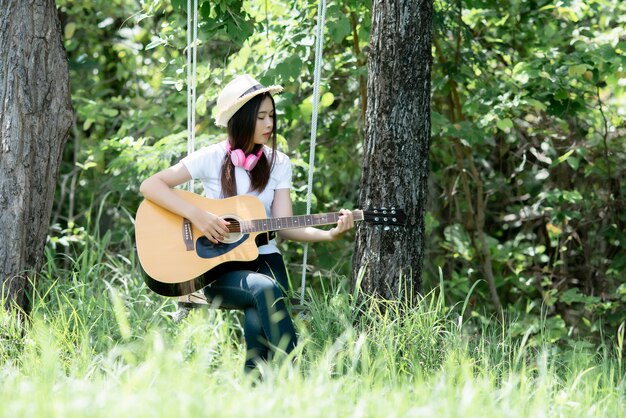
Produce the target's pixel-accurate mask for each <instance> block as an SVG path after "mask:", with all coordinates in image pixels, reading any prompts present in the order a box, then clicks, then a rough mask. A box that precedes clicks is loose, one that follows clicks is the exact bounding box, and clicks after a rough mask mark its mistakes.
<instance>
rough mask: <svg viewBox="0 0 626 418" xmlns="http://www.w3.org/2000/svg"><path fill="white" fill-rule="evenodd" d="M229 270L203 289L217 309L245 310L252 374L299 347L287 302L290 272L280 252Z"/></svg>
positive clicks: (244, 328) (246, 335)
mask: <svg viewBox="0 0 626 418" xmlns="http://www.w3.org/2000/svg"><path fill="white" fill-rule="evenodd" d="M231 266H232V269H231ZM228 267H229V269H230V271H228V272H223V273H220V274H219V275H218V276H215V275H214V274H215V273H213V275H211V277H210V280H213V282H212V283H211V284H210V285H208V286H207V287H205V288H204V294H205V295H206V297H207V300H208V301H209V303H212V304H216V305H217V306H218V307H221V308H225V309H240V310H243V311H244V314H245V317H244V323H243V330H244V337H245V341H246V364H245V368H246V370H248V371H249V370H252V369H254V368H255V367H256V364H257V363H258V362H259V361H266V360H269V359H270V358H271V357H272V355H274V354H276V353H290V352H291V351H292V350H293V349H294V347H295V346H296V343H297V337H296V331H295V329H294V326H293V322H292V321H291V316H290V313H289V312H288V310H287V307H286V305H285V302H284V297H285V294H286V292H285V291H286V289H287V288H288V277H287V270H286V269H285V263H284V262H283V257H282V256H281V255H280V254H278V253H274V254H262V255H260V256H259V258H258V259H257V260H255V261H252V262H246V263H239V262H238V263H230V264H229V265H228ZM207 274H211V272H209V273H207Z"/></svg>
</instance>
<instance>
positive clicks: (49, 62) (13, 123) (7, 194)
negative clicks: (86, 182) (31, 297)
mask: <svg viewBox="0 0 626 418" xmlns="http://www.w3.org/2000/svg"><path fill="white" fill-rule="evenodd" d="M72 119H73V110H72V105H71V97H70V89H69V69H68V63H67V57H66V54H65V50H64V48H63V41H62V38H61V26H60V22H59V19H58V15H57V10H56V6H55V2H54V0H30V1H29V0H0V237H2V240H1V241H0V280H1V281H2V291H3V292H2V293H3V301H4V306H5V307H7V308H9V307H19V308H21V309H23V310H27V309H28V307H27V298H26V290H27V289H28V286H29V284H28V280H27V276H28V275H29V274H30V273H32V272H36V271H37V270H39V268H40V267H41V263H42V259H43V257H42V255H43V248H44V245H45V241H46V236H47V232H48V222H49V220H50V213H51V210H52V203H53V199H54V189H55V185H56V181H57V176H58V171H59V165H60V160H61V156H62V151H63V147H64V145H65V142H66V139H67V136H68V132H69V129H70V127H71V124H72Z"/></svg>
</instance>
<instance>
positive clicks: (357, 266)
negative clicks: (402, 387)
mask: <svg viewBox="0 0 626 418" xmlns="http://www.w3.org/2000/svg"><path fill="white" fill-rule="evenodd" d="M372 6H373V10H372V33H371V42H370V52H369V61H368V77H369V78H368V84H367V89H368V95H367V97H368V99H367V114H366V135H365V147H364V154H365V156H364V161H363V176H362V178H361V189H360V203H361V205H362V206H363V207H364V208H368V207H374V206H377V207H379V206H386V207H390V206H396V207H399V208H402V209H404V211H405V212H406V215H407V224H406V226H405V227H401V228H399V229H398V230H396V229H395V228H390V229H387V230H386V229H385V227H380V226H375V227H371V226H366V225H360V226H359V227H358V229H357V237H356V249H355V253H354V259H353V266H354V267H353V275H352V277H353V279H352V285H353V286H354V285H356V284H357V281H358V279H359V273H360V274H363V279H362V283H361V288H362V290H363V291H364V292H365V293H368V294H374V295H378V296H382V297H384V298H386V299H398V298H400V297H407V296H408V298H407V299H408V300H413V296H414V295H415V292H418V291H419V290H420V289H421V272H422V261H423V256H424V208H425V206H426V193H427V180H428V172H429V162H428V150H429V146H430V73H431V64H432V57H431V28H432V12H433V1H432V0H374V1H373V4H372Z"/></svg>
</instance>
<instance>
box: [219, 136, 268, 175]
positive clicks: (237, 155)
mask: <svg viewBox="0 0 626 418" xmlns="http://www.w3.org/2000/svg"><path fill="white" fill-rule="evenodd" d="M226 152H228V154H229V155H230V160H231V161H232V162H233V165H234V166H235V167H241V168H243V169H244V170H246V171H252V169H253V168H254V167H255V166H256V163H258V162H259V159H260V158H261V154H263V146H261V148H259V151H258V152H257V153H256V154H250V155H248V156H246V154H245V153H244V152H243V150H241V149H232V147H231V145H230V142H229V143H227V144H226Z"/></svg>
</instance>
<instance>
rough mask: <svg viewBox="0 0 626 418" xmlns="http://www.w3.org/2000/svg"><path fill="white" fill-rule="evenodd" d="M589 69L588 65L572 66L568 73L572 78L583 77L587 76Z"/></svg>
mask: <svg viewBox="0 0 626 418" xmlns="http://www.w3.org/2000/svg"><path fill="white" fill-rule="evenodd" d="M587 68H588V67H587V64H578V65H571V66H570V67H569V68H568V69H567V73H568V74H569V76H570V77H580V76H581V75H583V74H585V72H586V71H587Z"/></svg>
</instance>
